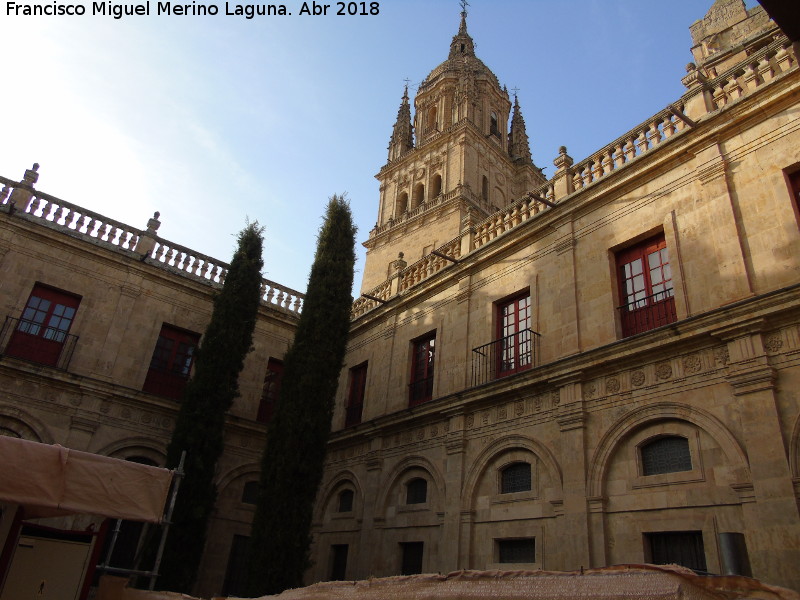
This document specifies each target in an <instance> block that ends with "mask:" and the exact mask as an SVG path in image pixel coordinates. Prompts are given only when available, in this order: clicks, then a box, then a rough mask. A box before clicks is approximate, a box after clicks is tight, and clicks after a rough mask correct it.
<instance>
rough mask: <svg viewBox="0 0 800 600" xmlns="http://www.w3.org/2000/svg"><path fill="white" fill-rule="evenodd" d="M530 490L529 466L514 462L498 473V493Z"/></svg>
mask: <svg viewBox="0 0 800 600" xmlns="http://www.w3.org/2000/svg"><path fill="white" fill-rule="evenodd" d="M530 490H531V464H530V463H526V462H516V463H512V464H510V465H508V466H507V467H506V468H505V469H503V470H502V471H501V473H500V493H501V494H513V493H515V492H529V491H530Z"/></svg>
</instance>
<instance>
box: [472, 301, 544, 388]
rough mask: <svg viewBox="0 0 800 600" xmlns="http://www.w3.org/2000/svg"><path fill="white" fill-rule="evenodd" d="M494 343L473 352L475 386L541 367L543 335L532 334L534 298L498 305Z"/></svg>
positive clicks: (479, 347) (504, 302)
mask: <svg viewBox="0 0 800 600" xmlns="http://www.w3.org/2000/svg"><path fill="white" fill-rule="evenodd" d="M496 322H497V330H496V337H495V339H494V341H492V342H489V343H488V344H483V345H482V346H478V347H477V348H473V350H472V385H473V386H475V385H480V384H483V383H488V382H489V381H492V380H494V379H497V378H499V377H506V376H508V375H513V374H515V373H519V372H521V371H526V370H528V369H530V368H532V367H534V366H536V365H537V364H538V360H539V352H538V350H539V339H540V337H541V336H540V335H539V334H538V333H536V332H535V331H533V330H531V328H530V327H531V295H530V293H529V292H525V293H523V294H521V295H519V296H516V297H514V298H511V299H510V300H504V301H503V302H498V303H497V305H496Z"/></svg>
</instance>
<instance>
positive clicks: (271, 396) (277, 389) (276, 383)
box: [256, 357, 283, 423]
mask: <svg viewBox="0 0 800 600" xmlns="http://www.w3.org/2000/svg"><path fill="white" fill-rule="evenodd" d="M282 382H283V361H281V360H278V359H277V358H272V357H270V359H269V362H267V373H266V375H264V386H263V387H262V388H261V402H259V404H258V414H257V415H256V421H258V422H259V423H269V422H270V421H271V420H272V415H273V414H274V413H275V406H276V405H277V404H278V396H279V395H280V393H281V383H282Z"/></svg>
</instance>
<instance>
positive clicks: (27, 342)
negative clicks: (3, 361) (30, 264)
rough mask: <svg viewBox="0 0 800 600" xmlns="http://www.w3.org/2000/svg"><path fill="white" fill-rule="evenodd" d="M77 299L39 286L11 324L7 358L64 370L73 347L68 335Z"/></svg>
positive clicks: (36, 286) (34, 289)
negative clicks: (10, 357)
mask: <svg viewBox="0 0 800 600" xmlns="http://www.w3.org/2000/svg"><path fill="white" fill-rule="evenodd" d="M80 302H81V297H80V296H76V295H74V294H70V293H69V292H63V291H61V290H57V289H55V288H51V287H48V286H45V285H42V284H40V283H37V284H36V285H35V286H33V290H32V291H31V295H30V297H29V298H28V302H27V303H26V304H25V308H24V309H23V311H22V314H21V315H20V318H19V319H18V320H16V319H9V320H10V321H16V323H15V324H14V325H13V331H12V332H11V337H10V339H9V341H8V345H7V346H6V349H5V352H6V354H8V355H9V356H14V357H16V358H21V359H24V360H29V361H32V362H37V363H41V364H45V365H50V366H53V367H59V366H60V367H62V368H63V367H65V366H66V363H67V362H68V361H69V355H70V354H71V353H72V349H73V348H74V344H75V340H76V339H77V338H76V337H75V336H74V335H72V336H71V335H69V330H70V327H71V326H72V321H73V320H74V319H75V313H76V312H77V311H78V305H79V304H80Z"/></svg>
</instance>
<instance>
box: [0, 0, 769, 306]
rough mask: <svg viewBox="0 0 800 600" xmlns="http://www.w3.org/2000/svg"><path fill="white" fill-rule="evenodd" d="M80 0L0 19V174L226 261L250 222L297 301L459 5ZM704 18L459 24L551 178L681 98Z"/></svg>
mask: <svg viewBox="0 0 800 600" xmlns="http://www.w3.org/2000/svg"><path fill="white" fill-rule="evenodd" d="M142 1H144V0H142ZM4 4H5V3H4ZM45 4H49V2H45ZM218 4H219V6H220V9H221V10H220V12H221V13H224V10H225V9H224V2H222V3H219V2H218ZM84 5H85V6H86V8H87V14H86V15H84V16H81V17H68V16H53V17H46V16H38V17H22V16H8V15H7V14H6V13H5V10H4V9H5V6H3V8H2V9H0V11H1V12H0V24H1V25H0V26H1V27H2V35H0V57H2V58H0V65H2V70H3V73H4V76H5V77H4V83H3V87H4V90H3V94H2V100H0V109H1V110H0V114H2V115H3V117H4V118H3V124H2V128H0V173H1V174H3V175H5V176H6V177H11V178H13V179H18V178H20V177H21V176H22V173H23V171H24V170H25V169H26V168H30V166H31V164H32V163H33V162H39V163H41V167H40V169H39V173H40V179H39V184H38V186H37V187H38V188H39V189H41V190H43V191H45V192H48V193H50V194H53V195H55V196H58V197H60V198H63V199H64V200H68V201H70V202H73V203H76V204H79V205H81V206H84V207H86V208H89V209H92V210H94V211H96V212H99V213H101V214H104V215H106V216H109V217H112V218H114V219H117V220H120V221H123V222H126V223H129V224H131V225H135V226H137V227H142V228H143V227H144V226H145V224H146V223H147V220H148V218H149V217H150V216H151V215H152V213H153V212H154V211H155V210H158V211H160V212H161V221H162V226H161V229H160V231H159V233H160V234H161V235H162V236H163V237H164V238H166V239H168V240H171V241H173V242H175V243H178V244H182V245H184V246H188V247H190V248H193V249H195V250H197V251H199V252H202V253H205V254H208V255H211V256H213V257H216V258H218V259H221V260H225V261H228V260H230V257H231V254H232V251H233V249H234V246H235V235H236V233H237V232H238V231H239V230H240V229H241V228H242V227H243V226H244V224H245V220H246V219H247V218H249V219H250V220H258V221H259V222H260V223H261V224H262V225H264V226H266V243H265V255H264V258H265V268H264V274H265V276H266V277H268V278H269V279H272V280H274V281H277V282H279V283H281V284H284V285H288V286H290V287H292V288H295V289H297V290H300V291H303V290H305V287H306V280H307V276H308V271H309V268H310V265H311V261H312V258H313V249H314V245H315V242H316V232H317V229H318V227H319V224H320V215H321V214H322V211H323V209H324V205H325V203H326V201H327V198H328V196H330V195H331V194H334V193H342V192H347V193H348V196H349V197H350V201H351V206H352V208H353V212H354V215H355V218H356V223H357V225H358V227H359V234H358V238H359V242H360V241H363V240H364V239H366V237H367V234H368V232H369V230H370V229H371V228H372V226H373V225H374V223H375V219H376V212H377V203H378V184H377V181H376V180H375V179H374V175H375V173H377V172H378V170H379V169H380V167H381V166H382V165H383V164H384V163H385V162H386V147H387V144H388V140H389V136H390V134H391V128H392V124H393V123H394V119H395V116H396V114H397V108H398V106H399V103H400V97H401V96H402V91H403V85H404V82H403V80H404V79H405V78H409V79H410V80H411V82H412V86H413V85H415V84H417V83H419V82H420V81H421V80H422V79H423V78H424V77H425V76H426V75H427V74H428V73H429V72H430V71H431V70H432V69H433V68H434V67H435V66H436V65H438V64H439V63H440V62H441V61H443V60H444V59H445V58H446V57H447V52H448V49H449V43H450V39H451V37H452V36H453V34H454V33H455V32H456V30H457V28H458V21H459V11H460V8H459V4H458V2H457V1H456V0H383V1H381V2H380V3H379V8H380V14H378V15H371V16H336V15H333V14H330V15H328V16H300V15H298V14H297V13H298V12H299V10H300V7H301V5H302V2H301V1H295V0H288V1H287V2H286V6H287V8H288V10H289V11H290V12H293V13H294V14H292V15H291V16H265V17H256V18H254V19H251V20H247V19H244V18H242V17H234V16H225V15H224V14H218V15H217V16H207V17H200V16H165V15H155V14H154V13H155V0H153V1H152V2H151V6H152V8H151V13H153V14H151V15H150V16H129V17H123V18H122V19H120V20H115V19H113V18H111V17H109V16H105V17H103V16H91V14H90V13H91V3H89V2H84ZM710 5H711V0H705V1H700V0H674V1H672V2H656V1H654V0H610V1H609V0H574V1H572V2H553V1H552V0H472V2H471V6H470V8H469V18H468V27H469V31H470V34H471V35H472V37H473V38H474V40H475V42H476V44H477V49H476V53H477V55H478V56H479V57H480V58H481V59H482V60H483V61H484V63H486V65H487V66H489V68H491V69H492V70H493V71H494V72H495V74H496V75H497V76H498V78H499V79H500V81H501V83H503V84H506V85H507V86H508V88H509V89H512V88H514V87H517V88H519V99H520V104H521V106H522V111H523V115H524V117H525V120H526V125H527V131H528V135H529V137H530V140H531V149H532V152H533V157H534V162H535V163H536V164H537V166H539V167H544V168H545V174H546V175H547V176H548V177H549V176H551V175H552V173H553V171H554V167H553V165H552V160H553V158H555V156H556V155H557V153H558V147H559V146H561V145H565V146H567V148H568V151H569V154H570V155H571V156H572V157H573V158H574V159H575V160H576V161H579V160H581V159H583V158H585V157H587V156H588V155H589V154H590V153H591V152H593V151H594V150H597V149H598V148H600V147H602V146H603V145H605V144H606V143H608V142H610V141H611V140H613V139H614V138H616V137H618V136H619V135H621V134H623V133H625V132H626V131H628V130H629V129H631V128H632V127H634V126H635V125H637V124H639V123H640V122H641V121H643V120H644V119H645V118H647V117H648V116H650V115H652V114H654V113H656V112H658V111H659V110H661V109H662V108H664V107H665V106H666V105H667V104H668V103H670V102H673V101H675V100H676V99H677V98H678V97H680V95H681V94H682V93H683V91H684V88H683V86H682V85H681V82H680V79H681V77H682V76H683V75H684V74H685V70H684V67H685V65H686V63H687V62H689V61H690V60H691V54H690V46H691V38H690V35H689V25H690V24H691V23H692V22H694V21H695V20H697V19H701V18H702V17H703V16H704V14H705V12H706V11H707V10H708V8H709V7H710ZM752 5H754V2H748V6H752ZM367 6H369V3H367ZM335 8H336V3H335V2H332V3H331V10H330V11H329V12H334V11H335ZM412 93H413V89H412ZM358 250H359V264H358V265H357V269H359V268H360V267H361V266H362V265H363V256H364V250H363V248H362V247H361V246H360V244H359V246H358ZM354 287H355V289H358V288H359V287H360V274H359V273H358V272H357V273H356V284H355V286H354Z"/></svg>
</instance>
